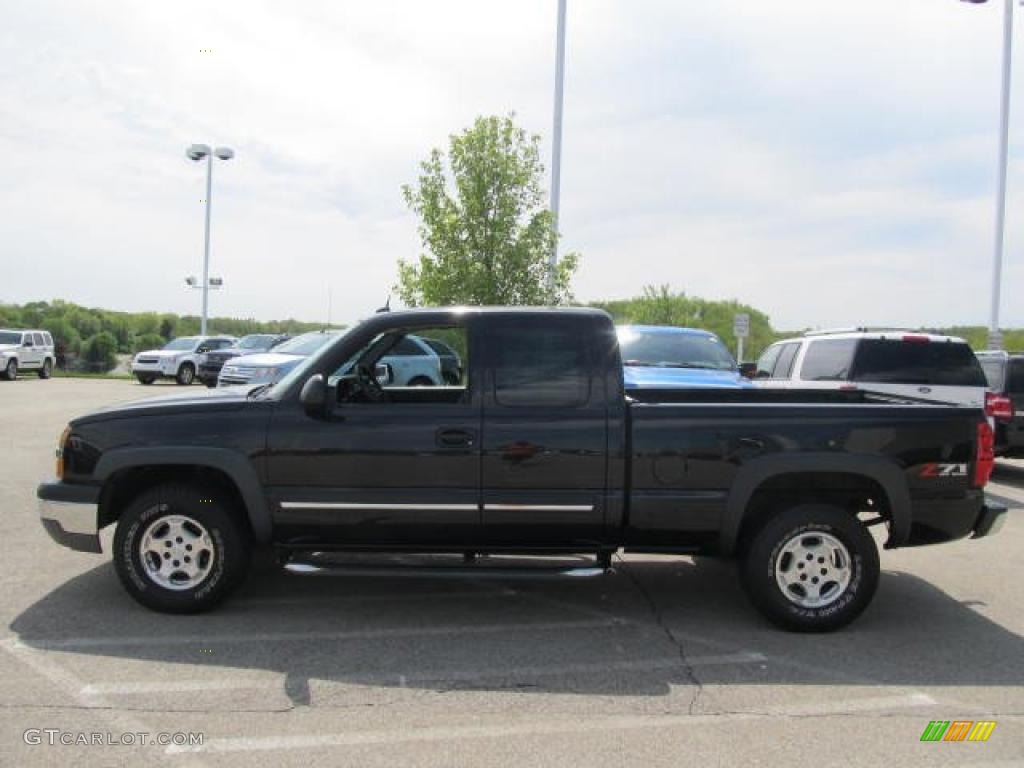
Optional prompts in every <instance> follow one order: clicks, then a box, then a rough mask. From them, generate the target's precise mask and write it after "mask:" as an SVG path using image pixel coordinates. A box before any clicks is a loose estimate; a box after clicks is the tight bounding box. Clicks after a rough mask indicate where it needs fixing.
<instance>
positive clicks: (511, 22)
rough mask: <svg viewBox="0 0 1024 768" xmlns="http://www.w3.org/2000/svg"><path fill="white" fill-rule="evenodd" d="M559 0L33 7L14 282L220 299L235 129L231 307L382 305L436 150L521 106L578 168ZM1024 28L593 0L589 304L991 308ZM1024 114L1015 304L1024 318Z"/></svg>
mask: <svg viewBox="0 0 1024 768" xmlns="http://www.w3.org/2000/svg"><path fill="white" fill-rule="evenodd" d="M556 5H557V3H556V0H471V1H465V0H431V2H423V1H422V0H374V1H373V2H366V0H362V1H361V2H350V1H348V0H334V1H333V2H318V1H314V0H302V1H301V2H295V3H280V2H276V3H274V2H258V1H256V0H246V2H244V3H242V2H238V3H235V2H224V1H223V0H206V1H205V2H187V1H186V2H183V1H180V0H176V2H174V3H156V2H145V3H139V2H118V1H116V0H105V1H104V2H80V3H63V2H51V1H50V0H32V2H29V1H28V0H5V2H3V4H2V8H3V18H4V23H3V25H2V28H0V178H2V179H3V183H2V184H0V302H18V303H22V302H26V301H32V300H50V299H54V298H62V299H66V300H70V301H74V302H77V303H80V304H85V305H88V306H100V307H105V308H109V309H122V310H131V311H146V310H153V311H161V312H178V313H189V314H198V312H199V308H200V293H199V292H198V291H190V290H189V289H187V287H186V286H185V282H184V278H185V277H186V276H188V275H201V271H202V248H203V206H204V203H203V202H202V201H203V200H204V199H205V174H204V170H203V168H202V167H201V166H199V165H196V164H193V163H191V162H190V161H189V160H188V159H187V158H186V157H185V149H186V147H187V146H188V145H189V144H192V143H194V142H204V143H209V144H212V145H224V146H229V147H231V148H233V149H234V150H235V152H236V157H235V158H234V159H233V160H230V161H228V162H219V161H218V162H217V163H216V165H215V167H214V189H213V210H212V213H213V227H212V246H211V275H213V276H219V277H222V278H223V280H224V284H225V288H224V290H222V291H219V292H215V293H213V294H211V310H210V312H211V315H230V316H238V317H255V318H258V319H279V318H284V317H296V318H299V319H304V320H323V319H325V318H326V316H327V309H328V297H329V296H330V304H331V308H332V309H331V319H332V321H334V322H353V321H355V320H357V319H358V318H360V317H364V316H366V315H367V314H369V313H370V312H372V311H373V310H374V309H375V308H376V307H379V306H380V305H381V304H383V303H384V301H385V299H386V298H387V296H388V294H389V292H390V291H391V287H392V286H393V285H394V283H395V280H396V272H397V270H396V264H397V261H398V259H400V258H405V259H411V258H415V257H416V256H417V255H418V254H419V253H420V252H421V246H420V243H419V238H418V235H417V232H416V227H417V221H416V219H415V217H414V216H413V214H412V213H411V212H410V211H409V210H408V209H407V207H406V206H405V204H404V202H403V200H402V196H401V191H400V188H401V185H402V184H404V183H409V182H412V181H414V180H415V179H416V176H417V173H418V164H419V163H420V161H422V160H423V159H424V158H425V157H426V156H427V154H428V153H429V151H430V149H431V148H433V147H443V146H444V145H445V144H446V142H447V137H448V136H449V134H452V133H455V132H458V131H461V130H462V129H464V128H465V127H467V126H469V125H470V124H471V123H472V121H473V119H474V118H475V117H476V116H477V115H482V114H507V113H509V112H515V113H516V119H517V120H518V121H519V122H520V123H521V124H522V125H523V126H524V127H525V128H526V129H527V130H528V131H530V132H531V133H536V134H539V135H541V137H542V139H543V149H544V157H545V163H546V164H548V165H549V160H550V138H551V122H552V95H553V86H554V56H555V20H556ZM1020 11H1024V9H1020ZM1018 16H1019V19H1018V21H1019V22H1020V24H1019V25H1018V37H1017V41H1018V43H1020V42H1021V41H1020V37H1019V34H1020V29H1021V28H1022V27H1021V25H1024V16H1021V14H1020V13H1018ZM1001 22H1002V3H1000V2H990V3H988V4H985V5H974V4H969V3H964V2H958V1H957V0H900V1H899V2H898V3H894V2H892V0H860V2H857V3H823V2H821V0H788V1H787V2H779V3H764V2H751V0H715V2H708V1H707V0H703V2H697V1H696V0H663V1H661V0H630V2H625V0H619V1H618V2H616V1H615V0H568V25H567V28H568V34H567V61H566V85H565V120H564V139H563V141H564V149H563V164H562V215H561V231H562V246H561V247H562V248H563V250H571V251H576V252H578V253H580V254H581V257H582V259H581V267H580V270H579V272H578V274H577V277H576V280H575V283H574V291H575V295H576V298H577V299H579V300H583V301H591V300H599V299H611V298H625V297H629V296H633V295H637V294H639V293H640V292H641V291H642V289H643V287H644V286H645V285H662V284H667V285H669V286H670V287H671V288H672V289H673V290H676V291H685V292H686V293H687V294H690V295H694V296H700V297H703V298H709V299H737V300H739V301H742V302H746V303H749V304H751V305H753V306H755V307H757V308H758V309H761V310H763V311H765V312H767V313H768V315H769V316H770V318H771V320H772V322H773V324H774V325H775V326H776V327H777V328H784V329H796V328H804V327H819V328H821V327H840V326H850V325H861V324H866V325H889V324H892V325H900V326H944V325H953V324H974V325H983V324H986V323H987V320H988V315H989V305H990V291H991V279H992V241H993V218H994V211H995V182H996V152H997V127H998V97H999V72H1000V55H1001V48H1000V45H1001ZM1018 50H1019V52H1020V54H1021V55H1020V56H1018V57H1017V58H1018V61H1020V59H1021V58H1022V57H1024V45H1020V44H1018ZM1022 68H1024V64H1022V65H1021V66H1020V67H1015V78H1016V80H1015V85H1014V89H1013V98H1014V100H1015V103H1016V104H1017V105H1022V106H1024V102H1022V101H1021V98H1022V97H1024V71H1021V70H1022ZM1018 114H1021V113H1020V111H1019V110H1018ZM1018 126H1020V122H1019V120H1015V121H1014V123H1013V124H1012V128H1011V162H1010V170H1009V189H1010V196H1009V208H1008V225H1007V249H1006V256H1005V264H1004V280H1003V297H1004V298H1003V302H1002V314H1001V318H1002V325H1003V326H1004V327H1008V326H1024V302H1021V301H1017V296H1018V295H1019V294H1020V289H1021V286H1022V282H1024V221H1022V217H1021V216H1020V213H1021V211H1022V204H1024V174H1022V171H1024V154H1022V148H1024V147H1022V143H1021V141H1020V140H1019V138H1020V135H1021V133H1022V129H1021V128H1020V127H1018Z"/></svg>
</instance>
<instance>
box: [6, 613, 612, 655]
mask: <svg viewBox="0 0 1024 768" xmlns="http://www.w3.org/2000/svg"><path fill="white" fill-rule="evenodd" d="M627 624H628V622H625V621H620V620H617V619H597V620H587V621H549V622H533V623H530V622H526V623H510V624H450V625H442V626H436V627H396V628H394V629H353V630H340V631H337V630H325V631H320V632H317V631H314V632H251V633H241V634H240V633H231V634H220V635H218V634H202V635H169V636H152V637H150V636H145V635H137V636H134V637H133V636H122V637H116V636H112V637H71V638H66V639H63V640H45V639H40V640H32V641H28V642H26V641H21V640H19V641H17V644H19V645H24V646H26V647H29V648H36V649H41V650H54V651H60V650H79V649H87V648H120V647H124V646H174V645H202V646H203V647H208V646H210V645H216V644H217V643H223V644H225V645H235V644H250V643H275V642H289V641H313V640H336V641H344V640H382V639H388V638H402V637H438V636H445V635H487V634H500V633H502V632H558V631H565V630H574V629H595V628H600V627H623V626H627Z"/></svg>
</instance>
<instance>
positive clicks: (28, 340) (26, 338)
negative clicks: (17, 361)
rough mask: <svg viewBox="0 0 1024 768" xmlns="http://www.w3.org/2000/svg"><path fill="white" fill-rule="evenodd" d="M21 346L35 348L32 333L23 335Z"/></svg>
mask: <svg viewBox="0 0 1024 768" xmlns="http://www.w3.org/2000/svg"><path fill="white" fill-rule="evenodd" d="M21 345H22V346H23V347H34V346H35V345H36V343H35V342H34V341H33V340H32V334H31V333H23V334H22V335H21Z"/></svg>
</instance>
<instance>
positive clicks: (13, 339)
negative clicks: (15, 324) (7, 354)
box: [0, 331, 21, 344]
mask: <svg viewBox="0 0 1024 768" xmlns="http://www.w3.org/2000/svg"><path fill="white" fill-rule="evenodd" d="M0 344H21V334H20V333H18V332H16V331H0Z"/></svg>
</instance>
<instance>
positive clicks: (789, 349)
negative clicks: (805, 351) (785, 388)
mask: <svg viewBox="0 0 1024 768" xmlns="http://www.w3.org/2000/svg"><path fill="white" fill-rule="evenodd" d="M799 350H800V344H799V342H797V343H793V344H783V345H782V351H781V352H780V353H779V358H778V360H776V361H775V368H774V369H773V370H772V378H773V379H788V378H789V374H790V373H792V371H793V361H794V360H796V353H797V352H798V351H799Z"/></svg>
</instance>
